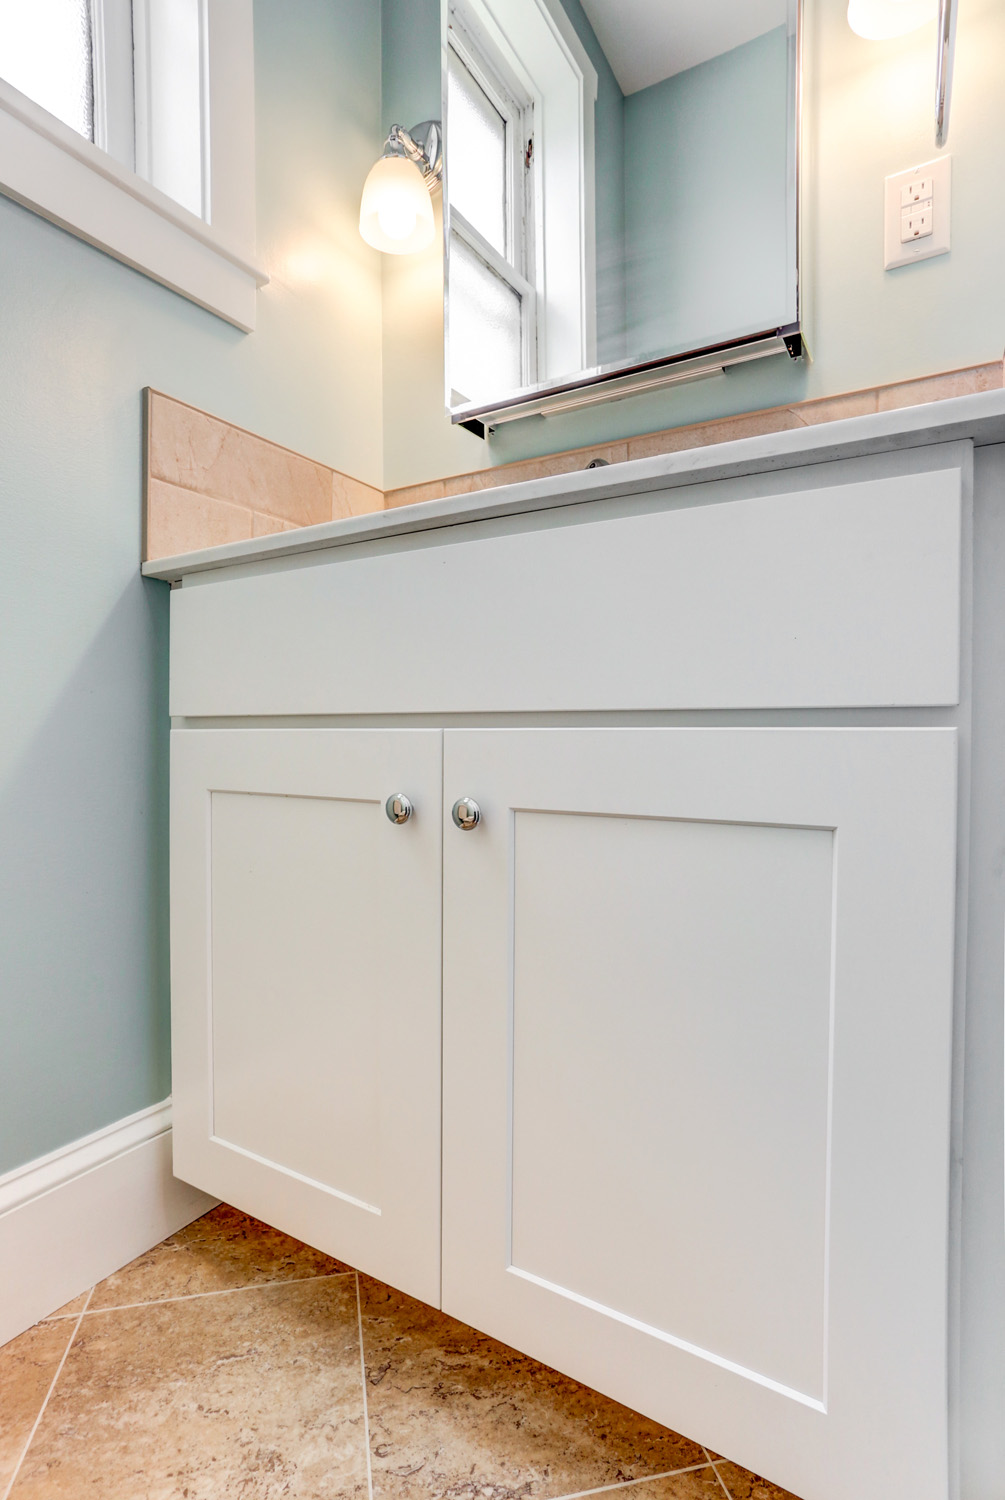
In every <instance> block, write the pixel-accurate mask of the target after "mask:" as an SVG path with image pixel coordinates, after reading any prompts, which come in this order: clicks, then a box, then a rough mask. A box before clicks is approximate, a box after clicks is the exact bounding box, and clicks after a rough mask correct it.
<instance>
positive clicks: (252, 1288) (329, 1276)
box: [0, 1271, 356, 1500]
mask: <svg viewBox="0 0 1005 1500" xmlns="http://www.w3.org/2000/svg"><path fill="white" fill-rule="evenodd" d="M355 1275H356V1272H355V1271H328V1272H326V1273H325V1274H324V1275H323V1276H293V1277H290V1278H288V1279H287V1280H285V1281H253V1282H251V1283H250V1284H249V1285H248V1286H221V1287H218V1288H217V1290H216V1291H215V1292H184V1293H182V1294H181V1295H180V1296H178V1297H153V1298H151V1299H150V1301H148V1302H116V1304H115V1306H114V1307H91V1308H88V1307H85V1308H84V1310H83V1312H82V1313H81V1314H80V1316H81V1317H83V1316H84V1313H86V1314H87V1316H88V1317H89V1318H99V1317H100V1316H101V1314H102V1313H110V1312H131V1311H132V1310H133V1309H134V1308H137V1307H163V1306H164V1305H165V1304H166V1303H168V1302H197V1301H198V1300H199V1299H200V1298H201V1297H233V1296H235V1295H236V1294H237V1293H238V1292H264V1291H267V1290H268V1289H269V1288H270V1287H274V1286H307V1285H308V1284H309V1283H310V1282H312V1281H334V1280H335V1279H336V1278H337V1277H339V1276H355ZM95 1291H97V1287H92V1288H91V1295H93V1294H94V1292H95ZM88 1301H90V1296H89V1297H88ZM75 1316H76V1314H74V1313H64V1314H63V1316H62V1317H60V1318H52V1317H50V1318H42V1319H41V1320H40V1321H41V1322H43V1323H61V1322H64V1321H65V1320H66V1319H67V1318H71V1317H75ZM0 1500H3V1497H2V1496H0Z"/></svg>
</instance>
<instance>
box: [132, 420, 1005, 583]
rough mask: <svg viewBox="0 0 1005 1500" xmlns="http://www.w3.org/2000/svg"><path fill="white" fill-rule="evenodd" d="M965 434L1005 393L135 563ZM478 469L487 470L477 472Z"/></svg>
mask: <svg viewBox="0 0 1005 1500" xmlns="http://www.w3.org/2000/svg"><path fill="white" fill-rule="evenodd" d="M964 438H970V439H972V440H973V442H974V443H975V444H978V445H984V444H988V443H1005V390H995V391H984V392H981V393H979V394H976V395H969V396H957V397H953V398H951V399H949V400H944V401H936V402H932V403H930V404H928V405H924V406H909V407H904V408H902V409H900V410H898V411H889V412H879V413H876V414H873V415H870V416H863V417H847V418H844V419H842V420H840V421H835V422H826V423H820V424H817V425H814V426H808V427H805V428H797V429H795V430H789V431H785V432H774V433H766V434H764V435H763V436H760V437H750V438H740V439H737V440H735V441H733V442H726V443H716V444H713V445H710V446H708V447H704V448H687V449H683V450H681V451H680V452H677V453H665V454H660V455H658V456H657V457H654V458H636V459H629V460H628V461H626V462H625V463H619V464H611V465H610V466H609V467H607V468H602V469H587V470H577V471H575V472H573V473H568V474H554V475H549V476H548V477H547V478H545V479H533V480H527V481H524V482H523V483H519V484H506V485H495V486H491V487H487V488H485V489H482V490H476V491H475V492H473V493H472V494H466V495H454V496H452V497H450V498H449V499H446V500H426V501H423V502H422V503H421V504H418V505H404V506H400V507H398V508H396V509H394V510H380V511H372V512H370V513H368V514H366V515H362V516H349V517H347V518H346V519H344V520H341V521H327V522H324V523H323V524H322V525H320V526H303V527H301V528H299V529H298V530H296V531H285V532H279V533H277V534H274V535H271V536H262V537H253V538H250V539H249V540H246V541H240V542H230V543H228V544H227V545H225V546H222V547H206V548H204V549H202V550H201V551H198V552H189V553H186V554H183V555H182V556H179V557H161V558H158V559H157V560H156V561H155V562H149V563H144V564H143V573H144V575H145V576H146V577H147V578H161V579H165V580H167V581H168V582H171V583H174V582H177V581H179V580H181V579H183V578H185V577H186V576H187V575H189V574H193V573H205V572H208V571H210V570H214V569H221V568H228V567H234V566H236V565H237V564H240V563H248V562H259V563H261V562H265V561H268V560H269V559H271V558H283V557H292V556H296V555H297V554H299V553H303V552H317V551H324V550H328V549H330V548H333V547H346V546H351V545H352V544H354V543H357V542H363V541H372V540H374V539H376V538H380V537H392V536H403V535H407V534H408V533H410V532H420V531H429V530H433V529H436V528H439V527H444V526H457V525H461V524H463V523H465V522H470V521H479V520H488V519H490V518H491V517H495V516H512V515H519V514H521V513H524V512H531V511H537V510H547V509H552V508H557V507H559V506H566V505H574V504H584V503H587V502H589V501H591V500H606V499H611V498H614V497H616V496H621V495H635V494H644V493H646V492H647V491H650V490H653V489H670V488H677V487H680V486H683V485H687V484H696V483H701V482H704V481H707V480H712V479H728V478H732V477H734V476H736V475H738V474H756V473H765V472H768V471H770V470H773V469H786V468H794V467H796V466H798V465H800V464H805V463H823V462H825V461H827V460H830V459H838V458H855V457H858V456H860V455H863V454H866V453H882V452H891V451H895V450H896V449H902V448H917V447H920V446H923V445H925V444H930V443H943V442H956V441H959V440H960V439H964ZM486 473H487V475H488V474H490V473H491V470H488V471H486Z"/></svg>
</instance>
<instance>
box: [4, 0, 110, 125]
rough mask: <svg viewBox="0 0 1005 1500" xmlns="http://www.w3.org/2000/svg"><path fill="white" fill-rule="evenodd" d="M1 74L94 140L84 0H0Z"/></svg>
mask: <svg viewBox="0 0 1005 1500" xmlns="http://www.w3.org/2000/svg"><path fill="white" fill-rule="evenodd" d="M0 78H3V79H5V80H6V81H7V83H11V84H13V85H14V87H15V88H16V89H20V91H21V93H22V94H27V95H28V98H29V99H34V101H35V103H36V104H40V105H41V106H42V108H43V109H47V110H48V111H49V113H50V114H51V115H55V116H56V118H57V119H59V120H63V121H64V122H65V123H66V124H67V125H70V126H72V127H73V129H74V130H77V131H79V132H80V134H81V135H84V136H86V137H87V139H88V140H89V141H90V140H93V139H94V89H93V83H92V72H91V13H90V5H89V3H88V0H0Z"/></svg>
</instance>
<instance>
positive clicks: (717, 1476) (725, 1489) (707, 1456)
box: [702, 1448, 733, 1500]
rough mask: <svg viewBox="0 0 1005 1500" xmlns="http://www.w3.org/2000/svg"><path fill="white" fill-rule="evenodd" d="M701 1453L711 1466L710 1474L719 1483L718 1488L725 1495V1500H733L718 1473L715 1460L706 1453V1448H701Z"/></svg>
mask: <svg viewBox="0 0 1005 1500" xmlns="http://www.w3.org/2000/svg"><path fill="white" fill-rule="evenodd" d="M702 1452H703V1453H704V1454H705V1457H706V1458H707V1459H708V1461H709V1463H710V1464H711V1465H712V1473H713V1474H714V1475H715V1477H716V1479H718V1481H719V1488H720V1489H721V1490H722V1493H723V1494H724V1495H725V1497H726V1500H733V1497H732V1495H731V1494H730V1493H729V1490H728V1489H727V1488H726V1481H725V1480H724V1479H723V1477H722V1475H721V1474H720V1473H719V1469H718V1465H717V1464H716V1461H715V1459H714V1458H713V1457H712V1455H711V1454H710V1453H709V1451H708V1449H707V1448H703V1449H702Z"/></svg>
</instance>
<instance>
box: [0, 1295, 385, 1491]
mask: <svg viewBox="0 0 1005 1500" xmlns="http://www.w3.org/2000/svg"><path fill="white" fill-rule="evenodd" d="M47 1326H48V1327H49V1328H54V1327H57V1326H59V1325H54V1324H53V1325H47ZM366 1489H367V1478H366V1441H365V1425H364V1419H363V1397H362V1380H361V1376H360V1364H359V1342H358V1333H357V1322H356V1288H355V1278H354V1277H352V1276H336V1277H332V1278H330V1279H328V1280H324V1281H312V1282H304V1283H300V1284H287V1285H285V1286H284V1285H278V1286H268V1287H257V1288H254V1289H251V1290H248V1291H244V1292H241V1293H239V1294H237V1295H235V1296H232V1297H203V1298H197V1299H194V1300H193V1301H190V1302H172V1303H162V1304H151V1305H149V1306H145V1307H141V1308H129V1309H122V1310H119V1311H112V1312H106V1313H98V1314H96V1315H94V1316H93V1317H87V1318H85V1319H84V1320H83V1322H82V1323H81V1325H80V1331H79V1333H78V1335H77V1338H76V1340H75V1341H74V1344H73V1347H72V1349H71V1350H70V1353H69V1356H68V1357H67V1361H66V1364H65V1366H64V1367H63V1372H62V1374H61V1376H60V1378H59V1381H58V1382H57V1385H56V1388H55V1390H54V1392H53V1394H52V1396H51V1397H50V1399H49V1403H48V1405H47V1407H46V1409H45V1413H44V1415H43V1418H42V1421H41V1423H40V1424H39V1428H38V1431H37V1433H36V1435H35V1438H34V1441H33V1442H32V1445H31V1447H30V1449H29V1450H28V1454H27V1456H26V1458H25V1461H24V1463H23V1465H22V1467H21V1470H20V1473H19V1474H18V1477H17V1480H16V1481H15V1484H14V1488H13V1490H12V1491H11V1496H12V1500H233V1497H237V1496H240V1497H241V1500H364V1497H365V1495H366Z"/></svg>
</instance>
